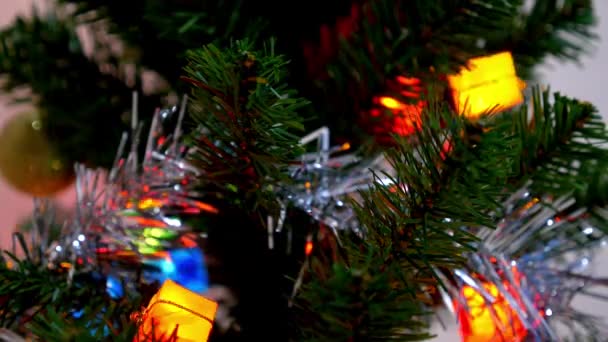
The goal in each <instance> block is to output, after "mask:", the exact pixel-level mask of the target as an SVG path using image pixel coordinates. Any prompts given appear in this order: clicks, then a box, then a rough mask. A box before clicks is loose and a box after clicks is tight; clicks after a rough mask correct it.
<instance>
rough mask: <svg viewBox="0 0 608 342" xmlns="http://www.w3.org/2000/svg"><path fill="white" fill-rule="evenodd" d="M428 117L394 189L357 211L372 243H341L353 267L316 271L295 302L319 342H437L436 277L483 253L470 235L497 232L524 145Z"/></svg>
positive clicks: (397, 162)
mask: <svg viewBox="0 0 608 342" xmlns="http://www.w3.org/2000/svg"><path fill="white" fill-rule="evenodd" d="M429 108H430V109H429V111H428V112H427V113H426V114H425V115H426V120H425V121H424V122H425V123H424V125H423V126H422V127H421V128H420V130H419V132H418V134H417V137H416V138H417V139H416V140H417V142H416V144H412V143H411V141H405V140H399V144H398V146H397V147H395V148H394V149H391V150H389V151H388V152H387V157H388V159H389V161H390V162H391V164H392V166H393V168H394V170H395V172H396V174H395V175H394V176H389V175H384V176H385V177H389V178H390V179H391V181H390V184H389V185H386V184H381V183H379V182H376V184H375V185H374V187H373V189H372V190H371V191H369V192H363V193H362V194H361V196H362V200H361V203H356V202H355V203H353V205H354V206H355V209H356V211H357V214H358V217H359V220H360V221H361V223H362V225H363V226H364V227H366V234H365V237H364V238H363V239H362V240H359V239H358V238H355V239H354V240H350V239H349V238H348V237H347V238H345V239H342V241H344V245H343V248H344V251H343V254H345V258H344V259H343V260H334V262H333V266H331V265H332V263H330V266H327V265H326V267H329V269H327V270H326V271H325V272H319V271H318V269H315V270H314V271H313V273H312V274H311V277H312V280H311V284H309V285H305V286H303V287H302V289H301V292H300V293H299V295H298V296H297V297H296V300H295V301H296V303H298V304H300V305H301V308H303V309H302V310H304V312H305V313H304V314H302V316H303V317H308V315H312V316H313V317H315V318H314V319H310V320H311V321H314V322H316V323H315V324H313V325H310V323H308V324H304V323H303V324H302V325H306V326H310V327H311V329H310V330H309V331H307V332H306V333H307V334H308V335H306V336H308V338H310V340H315V338H316V339H317V340H323V339H325V340H327V339H334V340H348V339H349V338H352V339H353V340H356V341H358V340H361V341H363V340H378V341H384V340H399V341H408V340H419V339H427V338H429V335H426V334H424V333H423V332H422V331H423V329H424V327H425V326H426V324H425V322H424V320H423V316H424V315H425V314H426V312H425V311H424V309H423V307H422V304H423V303H424V302H427V303H428V302H430V297H429V294H428V293H426V292H425V291H423V290H422V288H424V289H426V290H428V289H429V288H432V287H433V286H436V285H437V279H436V278H435V271H436V269H439V268H447V269H450V268H453V267H458V266H460V265H462V264H463V263H464V262H465V261H466V260H465V259H464V257H463V253H464V252H465V251H468V250H473V249H474V247H473V245H472V244H471V243H472V242H474V241H475V240H476V239H475V237H474V236H473V235H472V234H471V233H469V232H467V231H465V230H463V229H462V227H463V226H471V225H484V224H490V223H491V222H492V220H491V218H490V217H489V216H487V214H486V213H488V212H490V211H494V210H497V209H498V208H499V205H500V204H499V203H498V202H497V197H498V196H499V195H500V194H501V193H502V192H501V191H502V190H503V188H504V184H505V183H506V180H507V179H508V177H509V176H510V175H511V171H512V170H513V169H514V166H513V161H514V160H515V155H514V153H516V152H517V149H514V148H513V147H514V145H515V141H514V140H513V139H512V137H509V136H508V135H505V134H504V132H505V129H504V127H510V126H508V125H502V126H501V127H502V128H503V129H502V130H500V129H497V130H493V131H489V132H485V133H484V132H483V130H482V129H480V128H479V127H478V126H476V125H472V124H469V123H468V122H466V120H464V119H462V118H458V117H454V116H453V113H452V112H451V111H450V110H449V109H447V108H445V107H441V106H434V105H433V106H431V107H429ZM332 267H333V268H332ZM321 269H322V267H321ZM334 272H337V273H334ZM355 285H356V286H355ZM397 298H399V300H397ZM332 303H333V304H332ZM350 305H353V306H355V307H357V309H354V310H352V309H351V310H347V307H349V306H350ZM317 312H318V313H317ZM378 312H391V313H392V315H388V317H387V316H383V315H379V316H375V315H374V313H378ZM315 313H316V314H315Z"/></svg>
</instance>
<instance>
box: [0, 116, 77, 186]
mask: <svg viewBox="0 0 608 342" xmlns="http://www.w3.org/2000/svg"><path fill="white" fill-rule="evenodd" d="M0 173H2V176H3V177H4V179H5V180H6V181H7V182H8V183H9V184H10V185H12V186H13V187H15V188H16V189H18V190H19V191H22V192H25V193H28V194H30V195H33V196H39V197H43V196H48V195H52V194H54V193H56V192H58V191H60V190H62V189H65V188H66V187H67V186H68V185H70V184H71V183H72V180H73V175H74V173H73V168H72V164H71V163H70V162H69V161H67V160H65V159H63V158H62V157H61V155H59V154H58V153H57V151H56V150H55V149H54V148H53V146H52V145H51V144H50V143H49V141H48V139H47V137H46V135H45V133H44V131H43V127H42V121H41V119H40V115H39V113H37V112H34V111H32V112H23V113H21V114H19V115H17V116H15V117H13V118H11V119H10V120H9V121H8V122H7V123H6V124H5V125H4V128H3V129H2V132H0Z"/></svg>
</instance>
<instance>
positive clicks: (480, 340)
mask: <svg viewBox="0 0 608 342" xmlns="http://www.w3.org/2000/svg"><path fill="white" fill-rule="evenodd" d="M505 286H506V284H505ZM483 287H484V289H485V290H486V292H487V293H489V294H490V295H491V296H492V297H494V301H493V302H492V303H489V302H487V299H486V298H485V297H484V296H482V295H481V293H479V292H478V291H477V290H476V289H474V288H473V287H471V286H468V285H465V286H464V287H463V288H462V290H461V291H462V295H463V297H464V299H465V300H466V303H467V307H468V309H467V308H465V307H462V306H461V305H459V304H458V303H457V302H456V301H455V303H454V305H455V307H456V308H457V312H458V320H459V323H460V333H461V336H462V341H463V342H520V341H523V340H524V338H525V337H526V335H527V331H526V329H525V327H524V325H523V322H522V321H521V319H520V318H519V316H518V315H517V313H516V312H515V310H514V309H513V308H512V307H511V306H510V304H509V302H508V301H507V300H506V299H505V297H504V296H503V295H502V294H501V293H500V291H499V289H498V288H497V286H496V285H494V284H492V283H484V284H483Z"/></svg>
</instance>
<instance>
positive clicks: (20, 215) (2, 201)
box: [0, 0, 608, 341]
mask: <svg viewBox="0 0 608 342" xmlns="http://www.w3.org/2000/svg"><path fill="white" fill-rule="evenodd" d="M34 3H36V4H38V5H43V4H44V3H47V2H46V1H44V0H37V1H34V0H0V28H1V27H3V26H5V25H7V24H9V23H10V22H11V21H12V20H13V19H14V17H15V15H17V14H27V13H29V12H30V11H31V8H32V5H33V4H34ZM595 4H596V8H597V15H598V17H599V21H600V22H599V26H598V28H597V32H598V34H599V35H600V39H601V41H600V42H598V44H597V46H596V48H595V49H594V50H593V52H592V54H591V55H588V56H585V57H584V58H583V59H582V60H581V65H574V64H562V63H559V62H557V61H554V60H549V61H547V63H546V64H545V65H544V66H542V67H541V68H540V70H539V71H540V74H541V75H542V80H541V81H542V83H543V84H549V85H551V89H552V90H556V91H560V92H562V93H564V94H567V95H569V96H573V97H577V98H579V99H582V100H587V101H589V102H591V103H593V104H595V105H596V106H597V107H598V108H599V110H600V113H601V114H602V115H603V117H604V119H608V96H607V94H606V91H605V88H604V86H605V84H604V83H606V82H607V81H608V64H607V63H608V62H607V61H608V1H607V0H596V1H595ZM604 18H606V19H604ZM7 102H8V101H7V98H6V96H2V95H0V126H2V125H3V124H4V123H5V122H6V121H7V119H9V118H10V117H12V116H13V115H15V114H18V113H19V112H21V111H23V110H27V109H28V108H27V106H22V105H20V106H8V105H7ZM0 143H1V141H0ZM108 143H116V142H108ZM56 197H57V199H58V201H59V202H60V203H62V204H63V205H65V206H70V205H71V204H72V203H73V198H74V191H73V189H72V188H70V189H67V190H65V191H63V192H61V193H59V194H58V195H57V196H56ZM31 210H32V199H31V198H30V196H28V195H27V194H22V193H19V192H17V191H16V190H14V189H13V188H11V186H10V185H8V184H6V183H5V182H4V180H2V179H1V178H0V249H4V248H9V246H10V235H11V232H12V231H13V229H14V228H15V226H16V225H17V224H18V223H19V222H20V221H21V220H23V219H24V218H27V217H28V216H29V215H30V213H31ZM600 259H602V260H599V264H602V263H603V262H608V252H606V251H604V254H603V256H602V257H601V258H600ZM598 271H599V273H601V275H603V276H606V275H608V270H606V269H604V270H602V269H599V268H598ZM598 275H600V274H598ZM579 306H581V307H585V308H587V309H588V310H586V311H589V310H590V311H591V312H593V313H596V314H599V315H602V316H605V317H606V316H608V307H607V306H606V304H605V303H597V302H594V301H587V300H585V301H581V302H579ZM442 317H444V318H446V317H448V316H447V315H442ZM446 319H447V324H448V329H447V330H443V329H441V328H440V327H439V325H437V326H436V328H435V329H434V330H435V333H437V334H438V335H439V338H438V340H440V341H457V340H458V337H457V336H458V335H457V333H456V329H454V325H453V324H454V323H453V321H451V320H450V319H449V318H446Z"/></svg>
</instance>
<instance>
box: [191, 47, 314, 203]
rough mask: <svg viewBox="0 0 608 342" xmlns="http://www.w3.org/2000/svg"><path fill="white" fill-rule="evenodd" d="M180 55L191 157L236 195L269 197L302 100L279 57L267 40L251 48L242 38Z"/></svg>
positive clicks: (292, 151) (292, 140) (286, 158)
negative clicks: (188, 102) (188, 90)
mask: <svg viewBox="0 0 608 342" xmlns="http://www.w3.org/2000/svg"><path fill="white" fill-rule="evenodd" d="M188 57H189V65H188V66H187V67H186V69H185V70H186V73H187V78H186V80H187V81H189V82H190V83H191V84H192V85H193V86H194V87H193V92H192V95H193V100H192V106H191V111H190V113H191V116H192V117H193V118H194V121H195V122H196V123H197V125H198V128H199V130H198V131H197V134H196V136H195V138H194V139H195V140H196V141H195V145H196V150H195V153H194V155H193V157H192V159H193V160H194V161H195V162H196V164H197V166H198V167H200V168H201V170H203V171H204V172H205V181H209V182H211V183H212V184H215V185H216V186H218V187H220V188H221V189H224V190H225V193H226V194H230V193H234V192H235V191H238V194H236V198H238V200H241V201H243V200H248V199H252V198H257V199H260V198H262V197H264V196H261V197H260V196H258V195H260V194H267V195H269V197H268V198H267V202H266V204H268V203H269V202H276V201H273V200H272V197H273V196H274V195H272V194H271V193H270V192H269V191H270V190H271V189H270V188H269V186H272V185H273V184H275V182H277V181H279V180H281V181H287V179H286V173H285V167H286V166H287V165H288V164H289V163H290V162H292V161H293V160H294V158H295V157H296V156H297V155H298V154H299V152H300V149H301V148H300V146H299V137H298V136H297V135H296V134H294V132H296V131H300V132H301V131H302V130H303V126H302V118H301V117H300V116H298V114H297V111H298V110H300V109H301V108H302V107H303V106H305V105H306V104H307V101H305V100H304V99H302V98H298V97H297V96H296V93H295V92H294V91H293V90H291V89H289V88H287V86H286V85H285V84H284V78H285V75H286V74H285V73H286V69H285V67H286V65H287V61H285V59H284V58H283V57H282V56H279V55H277V54H276V53H275V51H274V44H273V43H272V42H271V43H270V44H269V45H267V46H266V47H265V49H263V50H260V51H257V50H254V49H253V45H252V44H251V43H249V42H248V41H236V42H235V43H234V44H232V46H231V47H230V48H227V49H219V48H218V47H216V46H214V45H208V46H206V47H204V48H202V49H199V50H194V51H191V52H190V53H189V55H188ZM198 133H200V134H198ZM255 203H257V201H256V202H255ZM254 207H255V205H253V206H249V207H248V208H249V209H251V208H254Z"/></svg>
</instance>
